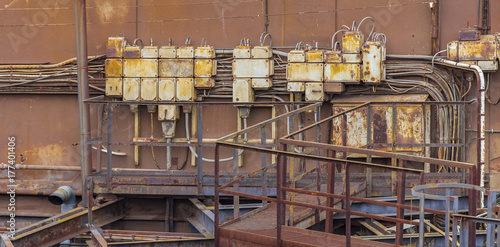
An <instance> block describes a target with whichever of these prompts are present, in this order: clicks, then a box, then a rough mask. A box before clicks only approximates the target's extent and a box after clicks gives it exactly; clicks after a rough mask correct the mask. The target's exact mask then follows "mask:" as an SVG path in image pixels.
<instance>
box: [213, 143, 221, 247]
mask: <svg viewBox="0 0 500 247" xmlns="http://www.w3.org/2000/svg"><path fill="white" fill-rule="evenodd" d="M219 148H220V145H219V144H215V158H214V159H215V165H214V166H215V169H214V190H215V192H214V241H215V246H216V247H218V246H220V235H219V217H220V216H219V175H220V174H219V173H220V172H219V171H220V170H219V165H220V164H219Z"/></svg>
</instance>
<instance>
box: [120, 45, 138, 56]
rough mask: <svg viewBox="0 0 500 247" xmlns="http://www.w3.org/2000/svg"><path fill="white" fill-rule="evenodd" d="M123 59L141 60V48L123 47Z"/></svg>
mask: <svg viewBox="0 0 500 247" xmlns="http://www.w3.org/2000/svg"><path fill="white" fill-rule="evenodd" d="M123 58H141V48H140V47H139V46H125V49H124V50H123Z"/></svg>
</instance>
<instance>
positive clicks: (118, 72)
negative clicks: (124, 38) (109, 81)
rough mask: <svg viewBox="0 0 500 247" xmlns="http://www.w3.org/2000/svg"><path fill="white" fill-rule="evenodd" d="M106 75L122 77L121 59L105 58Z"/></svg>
mask: <svg viewBox="0 0 500 247" xmlns="http://www.w3.org/2000/svg"><path fill="white" fill-rule="evenodd" d="M105 72H106V77H122V76H123V60H122V59H121V58H120V59H106V62H105Z"/></svg>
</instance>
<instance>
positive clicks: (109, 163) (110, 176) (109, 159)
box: [106, 104, 113, 193]
mask: <svg viewBox="0 0 500 247" xmlns="http://www.w3.org/2000/svg"><path fill="white" fill-rule="evenodd" d="M107 111H108V143H107V149H108V153H107V154H108V169H107V175H108V177H107V180H106V182H107V185H108V193H111V182H112V181H111V179H112V176H113V169H112V168H111V154H112V151H111V126H112V119H113V116H112V115H113V114H112V113H111V104H108V108H107Z"/></svg>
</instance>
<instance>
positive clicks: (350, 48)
mask: <svg viewBox="0 0 500 247" xmlns="http://www.w3.org/2000/svg"><path fill="white" fill-rule="evenodd" d="M364 42H365V37H364V35H363V32H358V31H355V32H344V34H343V36H342V53H360V52H361V47H362V46H363V43H364Z"/></svg>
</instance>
